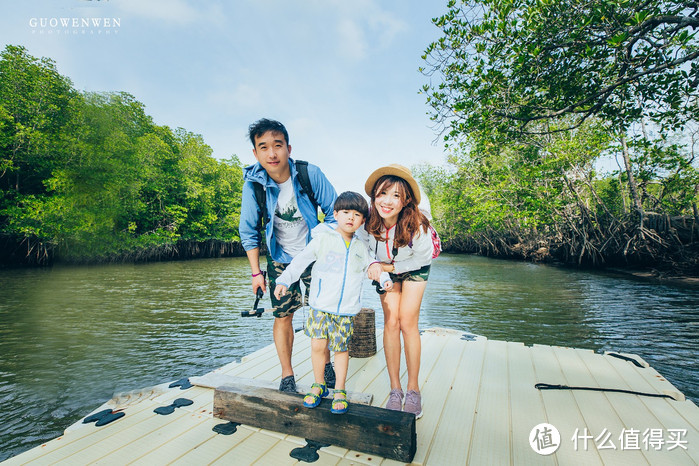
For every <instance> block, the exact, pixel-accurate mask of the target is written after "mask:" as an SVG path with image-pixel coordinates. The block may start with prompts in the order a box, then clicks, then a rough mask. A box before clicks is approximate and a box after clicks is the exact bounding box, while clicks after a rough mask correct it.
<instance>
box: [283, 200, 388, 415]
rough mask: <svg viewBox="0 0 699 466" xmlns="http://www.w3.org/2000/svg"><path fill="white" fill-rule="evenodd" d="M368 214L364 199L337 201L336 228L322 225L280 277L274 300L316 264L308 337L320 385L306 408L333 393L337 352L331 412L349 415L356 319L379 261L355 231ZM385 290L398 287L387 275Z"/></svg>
mask: <svg viewBox="0 0 699 466" xmlns="http://www.w3.org/2000/svg"><path fill="white" fill-rule="evenodd" d="M367 213H368V207H367V202H366V200H365V199H364V198H363V197H362V195H361V194H358V193H354V192H350V191H347V192H344V193H342V194H340V195H339V196H338V197H337V200H336V201H335V206H334V208H333V215H334V217H335V220H336V221H337V227H335V228H334V229H333V228H332V227H330V226H328V225H327V224H321V225H319V226H317V227H316V228H314V229H313V232H312V233H313V239H312V240H311V242H310V243H308V245H307V246H306V247H305V248H304V250H303V251H301V252H300V253H299V254H298V255H296V257H294V259H293V260H292V261H291V263H290V264H289V265H288V267H287V268H286V270H284V272H283V273H282V274H281V275H280V276H279V277H278V278H277V286H276V288H275V289H274V295H275V296H276V297H277V299H279V298H280V297H281V296H283V295H284V294H285V293H286V290H287V289H288V288H289V286H291V284H292V283H294V282H296V281H297V280H298V279H299V277H300V276H301V274H302V273H303V271H304V270H305V269H306V267H308V265H309V264H311V263H312V262H313V261H315V264H314V265H313V268H312V271H311V293H310V303H309V304H310V308H311V310H310V312H309V315H308V321H307V322H306V330H305V333H306V335H308V336H309V337H311V363H312V364H313V376H314V378H315V383H313V385H312V386H311V391H310V392H309V393H308V394H307V395H306V396H305V397H304V399H303V405H304V406H306V407H307V408H315V407H316V406H318V405H319V404H320V401H321V398H322V397H324V396H326V395H327V394H328V389H327V387H326V385H325V383H324V378H323V375H324V365H325V355H324V352H325V350H326V349H327V348H328V347H329V348H330V349H331V350H332V351H334V352H335V375H336V381H335V391H334V395H333V402H332V408H331V410H330V411H331V412H332V413H334V414H344V413H346V412H347V409H348V406H349V405H348V403H347V392H346V391H345V380H346V379H347V368H348V366H349V353H348V351H347V350H348V341H349V338H350V337H351V336H352V330H353V326H352V320H353V317H354V316H355V315H356V314H357V313H358V312H359V311H360V310H361V308H362V305H361V302H360V295H361V291H362V282H363V280H364V278H366V271H367V269H368V268H369V265H371V263H372V262H373V260H372V259H373V257H372V256H371V254H370V252H369V251H368V250H367V248H366V245H365V244H364V243H363V242H362V241H360V240H359V239H358V238H357V237H356V236H355V235H354V232H355V231H357V230H358V229H359V227H361V226H362V224H364V219H365V218H366V216H367ZM380 283H381V284H382V285H383V288H384V289H385V290H390V289H391V288H392V285H393V284H392V282H391V279H390V278H389V275H388V272H384V273H382V274H381V279H380Z"/></svg>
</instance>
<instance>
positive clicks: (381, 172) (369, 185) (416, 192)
mask: <svg viewBox="0 0 699 466" xmlns="http://www.w3.org/2000/svg"><path fill="white" fill-rule="evenodd" d="M385 175H392V176H397V177H398V178H403V179H404V180H405V181H407V182H408V184H409V185H410V189H411V190H412V191H413V196H415V202H416V203H417V204H419V203H420V186H419V185H418V184H417V181H415V178H413V174H412V173H410V170H409V169H407V168H405V167H404V166H403V165H398V164H397V163H392V164H391V165H388V166H386V167H381V168H379V169H377V170H375V171H374V173H372V174H371V175H369V178H367V180H366V183H365V184H364V191H366V193H367V194H368V195H369V197H371V193H372V191H373V190H374V185H375V184H376V182H377V181H378V180H379V178H381V177H382V176H385Z"/></svg>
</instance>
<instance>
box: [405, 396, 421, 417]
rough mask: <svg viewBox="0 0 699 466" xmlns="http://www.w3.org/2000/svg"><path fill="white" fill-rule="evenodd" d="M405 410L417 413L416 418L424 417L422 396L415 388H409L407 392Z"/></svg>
mask: <svg viewBox="0 0 699 466" xmlns="http://www.w3.org/2000/svg"><path fill="white" fill-rule="evenodd" d="M403 411H405V412H406V413H412V414H414V415H415V419H420V418H421V417H422V396H421V395H420V393H419V392H416V391H415V390H408V392H407V393H406V394H405V406H403Z"/></svg>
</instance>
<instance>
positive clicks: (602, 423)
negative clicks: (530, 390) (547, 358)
mask: <svg viewBox="0 0 699 466" xmlns="http://www.w3.org/2000/svg"><path fill="white" fill-rule="evenodd" d="M553 351H554V354H555V355H556V358H557V359H558V361H559V364H560V365H561V368H562V370H563V372H564V373H565V375H566V378H567V380H568V385H569V386H577V387H594V386H599V384H598V383H597V381H596V380H595V379H594V377H593V376H592V374H591V373H590V371H589V370H588V368H587V366H586V365H585V364H584V363H583V361H582V359H581V353H583V352H584V350H578V349H573V348H559V347H555V348H553ZM588 352H590V353H591V351H588ZM572 394H573V396H574V397H575V399H576V400H577V404H578V407H579V409H580V412H581V413H582V415H583V418H584V419H585V426H580V430H581V431H582V429H583V428H584V427H587V428H588V431H589V434H590V435H592V437H593V438H592V439H591V440H590V441H589V443H588V448H595V449H597V451H598V452H599V454H600V457H601V458H602V461H604V463H606V464H614V465H624V464H628V465H633V466H637V465H640V464H647V461H646V459H645V458H644V457H643V455H642V454H641V452H639V451H635V450H627V451H620V450H619V449H618V447H617V449H614V448H611V446H612V443H611V442H613V440H614V436H615V435H616V436H618V435H619V434H620V433H621V431H622V429H623V428H624V425H623V423H622V421H621V419H620V417H619V414H618V413H617V412H616V409H615V407H614V405H613V404H612V403H610V402H609V399H608V397H607V395H606V394H605V393H602V392H591V391H585V390H572ZM607 433H609V434H610V437H609V438H607ZM610 441H611V442H610ZM614 443H616V442H614Z"/></svg>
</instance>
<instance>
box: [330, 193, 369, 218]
mask: <svg viewBox="0 0 699 466" xmlns="http://www.w3.org/2000/svg"><path fill="white" fill-rule="evenodd" d="M333 210H334V211H336V212H339V211H340V210H356V211H357V212H359V213H360V214H362V215H363V216H364V218H366V216H367V215H368V214H369V207H368V205H367V202H366V199H364V196H362V195H361V194H359V193H355V192H354V191H345V192H344V193H342V194H340V195H339V196H337V199H335V205H334V206H333Z"/></svg>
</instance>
